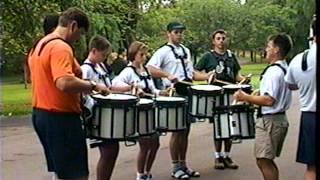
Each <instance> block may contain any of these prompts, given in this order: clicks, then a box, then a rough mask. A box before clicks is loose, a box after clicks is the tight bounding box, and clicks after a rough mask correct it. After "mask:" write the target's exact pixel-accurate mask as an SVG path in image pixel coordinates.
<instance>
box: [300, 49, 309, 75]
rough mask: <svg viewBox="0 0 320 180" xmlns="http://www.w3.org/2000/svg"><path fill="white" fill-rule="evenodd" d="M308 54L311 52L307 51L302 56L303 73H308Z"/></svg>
mask: <svg viewBox="0 0 320 180" xmlns="http://www.w3.org/2000/svg"><path fill="white" fill-rule="evenodd" d="M308 53H309V50H306V51H304V53H303V55H302V62H301V69H302V71H306V70H307V69H308V62H307V57H308Z"/></svg>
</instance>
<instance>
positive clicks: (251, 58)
mask: <svg viewBox="0 0 320 180" xmlns="http://www.w3.org/2000/svg"><path fill="white" fill-rule="evenodd" d="M250 60H251V62H254V59H253V51H252V50H250Z"/></svg>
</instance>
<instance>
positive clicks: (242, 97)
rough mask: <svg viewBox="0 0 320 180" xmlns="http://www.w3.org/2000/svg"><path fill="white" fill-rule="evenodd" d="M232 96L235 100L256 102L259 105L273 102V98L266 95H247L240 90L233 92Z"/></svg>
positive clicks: (270, 104) (267, 104)
mask: <svg viewBox="0 0 320 180" xmlns="http://www.w3.org/2000/svg"><path fill="white" fill-rule="evenodd" d="M234 98H235V99H236V100H237V101H246V102H248V103H251V104H256V105H260V106H272V105H273V104H274V102H275V100H274V99H273V98H272V97H271V96H268V95H262V96H255V95H249V94H247V93H245V92H243V91H241V90H238V91H237V92H235V93H234Z"/></svg>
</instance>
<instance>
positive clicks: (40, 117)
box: [32, 108, 89, 179]
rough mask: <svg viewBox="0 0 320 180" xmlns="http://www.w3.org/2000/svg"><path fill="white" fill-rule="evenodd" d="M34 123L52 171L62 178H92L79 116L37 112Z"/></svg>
mask: <svg viewBox="0 0 320 180" xmlns="http://www.w3.org/2000/svg"><path fill="white" fill-rule="evenodd" d="M32 122H33V126H34V129H35V131H36V133H37V135H38V136H39V139H40V142H41V144H42V146H43V149H44V153H45V157H46V161H47V167H48V171H50V172H55V173H56V174H57V176H58V178H59V179H68V178H79V177H84V176H88V175H89V170H88V152H87V146H86V139H85V134H84V131H83V128H82V125H81V119H80V115H79V114H74V113H56V112H49V111H46V110H40V109H35V108H34V109H33V112H32Z"/></svg>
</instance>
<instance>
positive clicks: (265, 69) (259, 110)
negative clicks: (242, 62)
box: [257, 63, 287, 118]
mask: <svg viewBox="0 0 320 180" xmlns="http://www.w3.org/2000/svg"><path fill="white" fill-rule="evenodd" d="M272 66H277V67H279V68H280V69H281V70H282V71H283V74H284V75H286V73H287V70H286V69H285V68H284V67H282V66H281V65H280V64H277V63H273V64H270V65H268V66H267V67H266V68H264V70H263V71H262V73H261V74H260V81H261V80H262V78H263V75H264V74H265V73H266V72H267V70H268V69H269V68H270V67H272ZM261 117H262V106H259V108H258V112H257V118H261Z"/></svg>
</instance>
